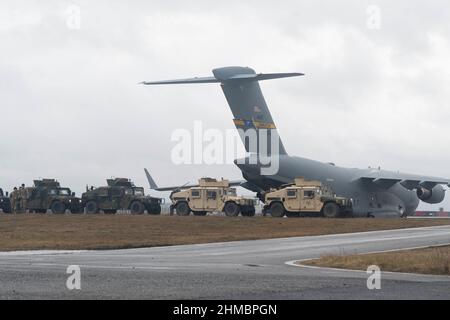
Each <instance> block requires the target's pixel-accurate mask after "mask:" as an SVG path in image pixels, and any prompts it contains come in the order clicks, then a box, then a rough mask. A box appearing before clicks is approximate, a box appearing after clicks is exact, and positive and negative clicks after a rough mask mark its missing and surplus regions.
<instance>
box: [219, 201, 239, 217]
mask: <svg viewBox="0 0 450 320" xmlns="http://www.w3.org/2000/svg"><path fill="white" fill-rule="evenodd" d="M240 211H241V208H240V207H239V206H238V205H237V204H236V203H235V202H231V201H230V202H227V203H225V206H224V207H223V212H225V215H226V216H227V217H237V216H238V215H239V212H240Z"/></svg>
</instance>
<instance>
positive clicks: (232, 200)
mask: <svg viewBox="0 0 450 320" xmlns="http://www.w3.org/2000/svg"><path fill="white" fill-rule="evenodd" d="M170 199H171V200H172V205H171V206H170V212H171V213H173V211H174V210H175V211H176V213H177V214H178V215H180V216H188V215H189V214H190V213H191V211H192V212H193V213H194V215H196V216H205V215H206V214H207V213H208V212H224V213H225V214H226V215H227V216H228V217H236V216H238V215H239V214H242V215H243V216H247V217H251V216H254V215H255V203H256V201H255V200H254V199H252V198H246V197H242V196H238V195H237V194H236V189H235V188H231V187H230V182H229V181H228V180H220V181H219V180H216V179H212V178H202V179H200V180H199V186H198V187H192V188H188V189H184V190H175V191H174V192H172V194H171V195H170Z"/></svg>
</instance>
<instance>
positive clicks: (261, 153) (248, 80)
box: [142, 67, 450, 217]
mask: <svg viewBox="0 0 450 320" xmlns="http://www.w3.org/2000/svg"><path fill="white" fill-rule="evenodd" d="M212 72H213V76H212V77H200V78H199V77H196V78H188V79H180V80H167V81H156V82H142V84H144V85H166V84H198V83H219V84H220V85H221V87H222V90H223V92H224V94H225V97H226V99H227V101H228V104H229V106H230V108H231V111H232V113H233V116H234V123H235V125H236V128H237V129H238V131H239V132H240V135H241V140H242V142H243V143H244V146H245V149H246V152H247V153H248V154H249V155H248V156H247V157H246V158H245V159H238V160H235V164H236V165H237V166H238V167H239V169H240V170H241V171H242V175H243V177H244V179H245V181H243V182H242V183H241V186H243V187H244V188H247V189H248V190H251V191H253V192H256V193H257V194H258V195H261V194H262V193H263V192H264V191H266V190H269V189H270V188H277V187H279V186H281V185H283V184H286V183H292V182H293V181H294V179H295V178H298V177H303V178H305V179H309V180H318V181H321V182H323V183H324V184H327V185H329V186H330V187H331V188H332V189H333V190H334V191H335V192H336V194H337V195H338V196H341V197H347V198H350V199H352V201H353V215H354V216H366V217H374V216H385V215H395V216H403V217H405V216H407V215H411V214H413V213H414V212H415V211H416V209H417V207H418V205H419V203H420V201H423V202H426V203H430V204H437V203H440V202H442V201H443V200H444V198H445V192H446V191H445V188H444V186H445V185H449V184H450V179H445V178H437V177H428V176H421V175H414V174H404V173H398V172H392V171H385V170H380V169H371V168H369V169H353V168H344V167H339V166H336V165H334V164H332V163H324V162H320V161H316V160H310V159H305V158H301V157H296V156H291V155H289V154H288V153H287V152H286V150H285V148H284V146H283V143H282V141H281V139H280V138H279V136H278V132H277V130H276V126H275V124H274V121H273V119H272V116H271V114H270V111H269V109H268V107H267V104H266V102H265V100H264V97H263V95H262V92H261V88H260V86H259V81H262V80H270V79H278V78H287V77H295V76H302V75H304V74H302V73H271V74H257V73H256V72H255V71H254V70H253V69H251V68H246V67H225V68H218V69H214V70H213V71H212ZM252 130H253V131H256V134H257V135H256V137H257V140H258V141H257V143H256V144H251V143H249V139H248V137H249V136H251V135H250V134H247V133H248V132H250V131H252ZM330 134H333V132H330ZM274 137H275V140H274ZM273 141H275V142H277V143H275V144H274V143H273ZM266 143H267V145H265V144H266ZM255 145H256V147H255ZM274 145H275V146H276V147H275V148H274V147H273V146H274ZM274 156H276V161H277V162H278V163H277V167H278V170H277V172H275V173H270V174H264V173H263V170H264V168H265V167H267V163H270V161H273V159H274V158H273V157H274ZM268 158H269V160H270V161H268ZM149 182H150V180H149ZM153 186H154V187H155V185H154V182H153ZM162 189H167V190H168V189H169V188H162Z"/></svg>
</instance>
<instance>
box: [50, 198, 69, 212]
mask: <svg viewBox="0 0 450 320" xmlns="http://www.w3.org/2000/svg"><path fill="white" fill-rule="evenodd" d="M50 210H51V211H52V213H53V214H64V213H65V212H66V205H65V204H64V203H62V202H61V201H55V202H53V203H52V205H51V207H50Z"/></svg>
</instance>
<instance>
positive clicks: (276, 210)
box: [269, 202, 286, 218]
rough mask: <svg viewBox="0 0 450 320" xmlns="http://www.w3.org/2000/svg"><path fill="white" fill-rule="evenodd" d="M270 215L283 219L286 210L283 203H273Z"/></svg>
mask: <svg viewBox="0 0 450 320" xmlns="http://www.w3.org/2000/svg"><path fill="white" fill-rule="evenodd" d="M269 212H270V215H271V216H272V217H274V218H283V217H284V215H285V213H286V210H285V209H284V206H283V204H282V203H281V202H273V203H272V204H271V205H270V208H269Z"/></svg>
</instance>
